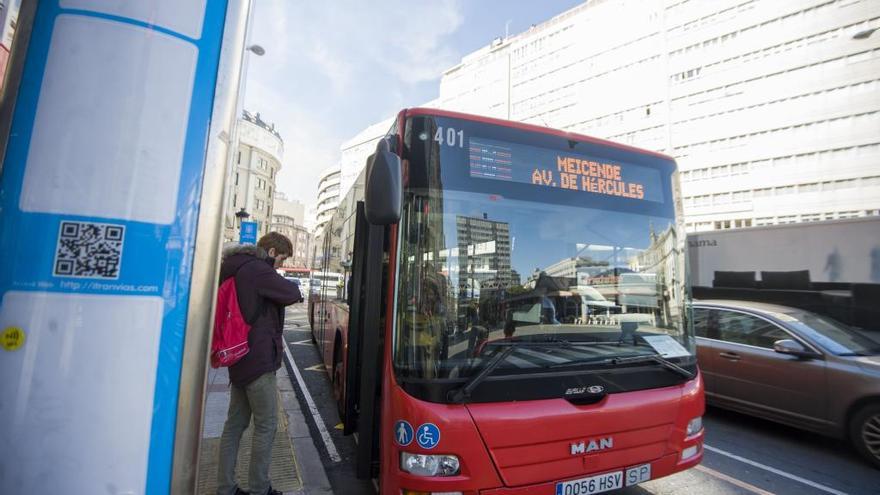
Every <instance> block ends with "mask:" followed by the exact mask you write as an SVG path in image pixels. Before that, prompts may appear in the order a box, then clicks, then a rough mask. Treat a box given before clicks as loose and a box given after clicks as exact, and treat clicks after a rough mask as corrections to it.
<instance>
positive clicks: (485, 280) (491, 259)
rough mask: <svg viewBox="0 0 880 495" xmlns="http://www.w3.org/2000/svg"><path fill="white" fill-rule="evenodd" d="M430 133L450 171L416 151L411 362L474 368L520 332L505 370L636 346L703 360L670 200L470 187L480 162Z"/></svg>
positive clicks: (404, 247) (411, 371)
mask: <svg viewBox="0 0 880 495" xmlns="http://www.w3.org/2000/svg"><path fill="white" fill-rule="evenodd" d="M438 120H439V119H438ZM431 135H433V133H431ZM422 136H423V137H424V134H423V135H422ZM427 141H430V140H427ZM421 145H422V146H430V147H431V148H432V149H431V150H428V151H426V154H428V155H434V156H435V158H434V159H433V160H432V162H431V165H430V166H432V167H437V168H438V169H440V170H437V171H431V170H429V171H428V174H427V175H429V176H431V175H433V178H419V177H417V176H415V172H414V171H413V170H414V169H415V166H416V164H415V162H414V161H410V163H409V164H408V165H409V166H410V167H411V169H410V170H411V173H412V174H413V175H411V178H410V180H411V182H410V187H409V188H408V189H407V190H406V193H405V199H404V207H403V214H402V218H401V222H400V224H399V225H400V252H399V257H400V261H399V276H398V280H399V282H398V300H397V320H396V332H395V344H394V346H395V353H394V358H395V367H396V370H397V371H398V373H400V374H402V375H403V376H408V377H416V378H420V379H425V378H428V379H431V378H459V377H467V376H470V375H472V374H473V373H475V372H478V370H479V369H480V368H481V366H483V365H484V364H485V362H486V361H487V360H488V359H491V356H493V355H495V354H496V351H497V350H498V349H499V347H501V346H505V345H508V344H510V343H512V342H517V343H519V344H522V345H516V346H515V349H514V350H513V351H512V352H510V354H509V356H506V357H505V359H504V360H503V361H502V362H500V363H498V364H497V366H495V367H493V373H494V374H501V373H530V372H534V371H541V370H546V369H551V368H553V369H555V368H560V367H566V368H567V367H569V366H573V367H577V366H579V365H583V366H589V365H590V363H599V362H604V363H605V365H606V367H607V358H610V357H614V356H632V355H633V354H658V353H659V354H662V355H664V356H666V357H670V358H673V359H678V360H679V361H687V362H688V363H693V359H694V358H693V354H694V343H693V339H692V338H691V336H690V331H689V330H688V329H687V328H686V327H685V325H684V321H685V320H686V319H685V318H684V317H683V316H684V315H683V311H684V310H685V308H686V304H685V302H686V298H687V293H686V290H685V286H684V284H683V281H684V272H683V266H684V265H683V262H684V260H683V252H684V251H683V249H682V245H681V242H682V240H681V239H680V238H679V235H678V231H677V229H676V224H675V220H674V215H673V214H671V212H672V211H673V210H672V209H671V208H669V209H664V208H659V207H658V208H654V209H652V210H650V212H653V213H654V214H646V213H644V212H633V211H629V212H628V211H615V210H614V209H610V208H597V207H589V206H591V205H584V206H579V205H578V204H577V202H576V201H575V202H573V203H574V204H562V203H563V202H561V201H553V200H552V198H553V197H554V194H555V193H556V191H554V190H552V189H549V188H548V189H542V188H539V187H535V188H533V189H532V188H529V189H526V190H525V192H523V190H522V189H519V190H514V189H513V188H510V187H509V186H508V185H507V184H506V183H504V182H500V181H498V182H495V181H480V182H476V183H475V187H473V188H468V187H467V184H468V182H467V181H464V182H459V183H458V184H456V177H455V173H456V172H457V171H460V170H461V169H462V166H463V165H464V169H465V170H467V167H466V166H467V164H466V163H461V162H460V161H459V160H461V158H460V156H459V155H456V154H455V153H452V152H447V149H446V147H443V146H439V145H437V144H434V145H433V146H431V144H430V142H429V143H424V142H422V143H421ZM411 148H416V146H412V147H411ZM437 148H439V150H438V149H437ZM441 163H442V168H441ZM554 165H555V162H554ZM438 172H439V173H438ZM667 180H669V182H670V183H671V182H672V181H673V179H672V176H671V174H668V175H667ZM420 182H421V184H420ZM441 183H442V184H444V185H445V184H449V187H441ZM471 183H473V182H471ZM414 186H422V187H414ZM454 186H458V187H455V188H453V187H454ZM669 187H670V188H671V186H669ZM544 199H548V201H544ZM575 199H577V197H575ZM615 199H616V198H615ZM596 205H597V206H598V205H599V203H596ZM682 358H683V359H682ZM603 360H604V361H603ZM660 372H662V371H660Z"/></svg>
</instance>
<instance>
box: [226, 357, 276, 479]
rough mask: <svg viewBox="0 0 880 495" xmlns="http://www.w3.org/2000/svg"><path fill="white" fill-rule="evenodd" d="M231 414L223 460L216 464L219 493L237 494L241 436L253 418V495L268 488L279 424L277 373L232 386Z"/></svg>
mask: <svg viewBox="0 0 880 495" xmlns="http://www.w3.org/2000/svg"><path fill="white" fill-rule="evenodd" d="M230 388H231V389H232V394H231V397H230V399H229V413H228V414H227V417H226V424H225V425H224V426H223V436H221V437H220V462H219V464H218V467H217V495H232V494H233V493H235V487H236V483H235V462H236V460H237V457H238V446H239V443H240V442H241V435H242V433H244V430H245V429H247V427H248V424H249V423H250V421H251V415H253V417H254V431H253V443H252V445H251V465H250V467H249V469H248V488H249V491H250V493H252V494H254V495H263V494H265V493H267V492H268V491H269V461H270V459H271V456H272V443H273V441H274V440H275V430H276V429H277V427H278V391H277V388H276V382H275V373H266V374H264V375H262V376H260V377H259V378H257V379H256V380H254V381H253V382H251V383H249V384H248V385H246V386H245V387H244V388H239V387H236V386H235V385H230Z"/></svg>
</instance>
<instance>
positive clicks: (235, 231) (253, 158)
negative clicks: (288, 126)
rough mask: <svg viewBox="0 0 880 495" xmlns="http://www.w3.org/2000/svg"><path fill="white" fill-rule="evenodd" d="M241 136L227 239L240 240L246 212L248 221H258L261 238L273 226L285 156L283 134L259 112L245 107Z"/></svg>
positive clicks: (233, 175)
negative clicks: (273, 209)
mask: <svg viewBox="0 0 880 495" xmlns="http://www.w3.org/2000/svg"><path fill="white" fill-rule="evenodd" d="M238 138H239V139H238V149H237V150H236V152H235V155H234V156H233V162H232V167H233V171H232V177H231V178H230V180H231V182H232V183H231V184H230V192H229V197H228V203H227V208H226V213H225V215H224V226H225V229H224V240H225V241H227V242H229V241H238V237H239V227H240V223H241V218H242V216H241V215H242V213H246V214H247V215H248V217H247V218H246V220H247V221H251V222H257V238H259V237H260V236H262V235H264V234H266V233H268V232H269V231H270V230H271V226H272V205H273V202H274V198H275V190H276V187H275V178H276V177H277V176H278V171H279V170H281V161H282V159H283V157H284V141H282V140H281V135H280V134H278V131H276V130H275V126H274V124H269V123H267V122H265V121H264V120H263V119H262V118H261V117H260V114H259V113H256V114H252V113H250V112H248V111H245V112H244V113H243V114H242V118H241V119H239V121H238ZM236 215H238V216H236Z"/></svg>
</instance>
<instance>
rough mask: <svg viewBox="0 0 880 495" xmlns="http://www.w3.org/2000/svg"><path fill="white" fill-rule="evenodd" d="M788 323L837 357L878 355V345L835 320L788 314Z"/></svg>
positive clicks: (798, 312) (800, 313)
mask: <svg viewBox="0 0 880 495" xmlns="http://www.w3.org/2000/svg"><path fill="white" fill-rule="evenodd" d="M786 316H788V317H789V318H790V319H794V320H795V321H789V322H788V323H789V324H790V325H792V326H794V327H796V328H797V329H798V330H800V332H801V333H803V334H804V335H805V336H806V337H808V338H810V339H812V340H813V341H814V342H816V343H817V344H819V345H820V346H822V347H823V348H824V349H825V350H827V351H828V352H830V353H832V354H836V355H838V356H871V355H876V354H880V343H878V342H875V341H873V340H871V339H869V338H867V337H865V336H864V335H862V334H860V333H858V332H857V331H855V330H853V329H851V328H849V327H847V326H846V325H844V324H843V323H840V322H839V321H837V320H833V319H831V318H828V317H827V316H821V315H817V314H816V313H811V312H809V311H796V312H792V313H788V314H787V315H786Z"/></svg>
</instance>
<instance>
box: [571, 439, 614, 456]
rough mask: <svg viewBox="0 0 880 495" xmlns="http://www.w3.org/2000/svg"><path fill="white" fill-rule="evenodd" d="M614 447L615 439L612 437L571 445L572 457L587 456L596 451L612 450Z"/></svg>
mask: <svg viewBox="0 0 880 495" xmlns="http://www.w3.org/2000/svg"><path fill="white" fill-rule="evenodd" d="M613 446H614V439H613V438H611V437H608V438H600V439H598V441H597V440H590V441H589V442H581V443H573V444H571V455H578V454H586V453H589V452H593V451H596V450H605V449H610V448H611V447H613Z"/></svg>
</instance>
